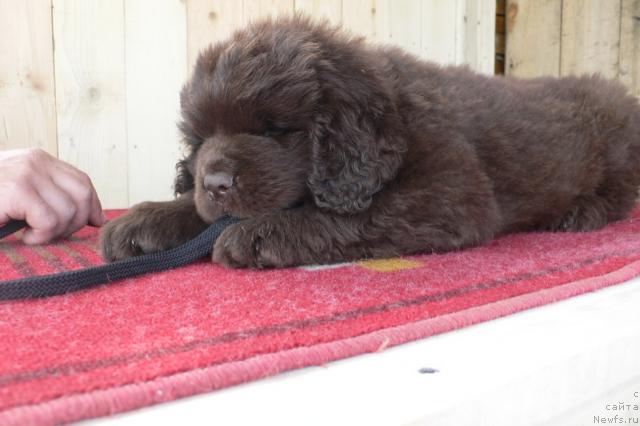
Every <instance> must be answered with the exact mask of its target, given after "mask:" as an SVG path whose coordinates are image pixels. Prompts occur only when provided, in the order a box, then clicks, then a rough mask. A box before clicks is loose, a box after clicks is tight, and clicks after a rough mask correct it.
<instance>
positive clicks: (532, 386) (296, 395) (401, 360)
mask: <svg viewBox="0 0 640 426" xmlns="http://www.w3.org/2000/svg"><path fill="white" fill-rule="evenodd" d="M423 367H430V368H435V369H437V370H438V372H437V373H434V374H420V373H419V372H418V370H419V369H421V368H423ZM637 392H640V279H634V280H632V281H630V282H628V283H625V284H622V285H618V286H614V287H610V288H607V289H604V290H600V291H598V292H595V293H589V294H585V295H582V296H578V297H574V298H572V299H569V300H566V301H562V302H558V303H554V304H550V305H545V306H542V307H540V308H536V309H531V310H528V311H525V312H521V313H518V314H515V315H511V316H508V317H505V318H501V319H497V320H493V321H490V322H485V323H481V324H478V325H474V326H470V327H467V328H464V329H461V330H457V331H453V332H450V333H445V334H441V335H438V336H433V337H429V338H427V339H424V340H421V341H417V342H413V343H408V344H405V345H401V346H398V347H395V348H390V349H387V350H386V351H384V352H381V353H376V354H368V355H362V356H358V357H354V358H350V359H346V360H342V361H337V362H333V363H330V364H328V365H326V366H323V367H310V368H305V369H300V370H295V371H291V372H288V373H283V374H280V375H278V376H275V377H271V378H268V379H263V380H259V381H255V382H252V383H248V384H245V385H240V386H235V387H232V388H228V389H223V390H219V391H216V392H212V393H210V394H205V395H198V396H194V397H191V398H185V399H181V400H178V401H174V402H171V403H166V404H162V405H157V406H153V407H148V408H144V409H141V410H137V411H134V412H129V413H123V414H121V415H117V416H113V417H110V418H102V419H96V420H93V421H87V422H85V424H88V425H93V426H107V425H108V426H111V425H132V426H133V425H135V426H138V425H147V424H148V425H154V426H155V425H175V424H189V425H200V424H203V425H204V424H206V425H212V424H220V425H278V426H286V425H292V426H300V425H305V426H312V425H322V426H327V425H330V426H335V425H367V426H375V425H429V426H438V425H474V426H480V425H487V426H501V425H508V426H513V425H563V426H566V425H581V426H582V425H591V424H598V423H594V420H595V419H594V417H595V416H605V417H610V418H612V419H613V418H614V416H615V415H616V414H618V415H622V416H624V417H625V418H627V417H631V418H634V417H635V419H637V420H635V422H636V423H634V421H633V420H631V421H628V423H627V424H629V423H630V424H637V423H640V411H612V410H607V409H606V406H607V404H618V403H624V404H631V405H634V404H638V405H640V398H639V397H634V393H635V394H636V395H639V394H638V393H637Z"/></svg>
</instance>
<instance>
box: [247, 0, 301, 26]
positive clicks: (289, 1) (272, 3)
mask: <svg viewBox="0 0 640 426" xmlns="http://www.w3.org/2000/svg"><path fill="white" fill-rule="evenodd" d="M243 4H244V6H243V7H244V9H243V10H244V13H243V14H244V22H245V23H246V24H248V23H250V22H251V21H254V20H256V19H260V18H266V17H272V18H275V17H277V16H281V15H285V16H287V15H292V14H293V8H294V0H244V3H243Z"/></svg>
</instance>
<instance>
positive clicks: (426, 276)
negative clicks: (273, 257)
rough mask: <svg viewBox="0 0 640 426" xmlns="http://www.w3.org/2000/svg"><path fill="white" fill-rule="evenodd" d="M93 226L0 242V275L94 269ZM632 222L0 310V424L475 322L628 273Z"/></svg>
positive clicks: (215, 383)
mask: <svg viewBox="0 0 640 426" xmlns="http://www.w3.org/2000/svg"><path fill="white" fill-rule="evenodd" d="M96 236H97V230H95V229H91V228H86V229H84V230H82V231H81V232H79V233H78V234H76V236H74V237H73V239H72V240H71V241H67V242H64V243H60V244H53V245H49V246H45V247H35V248H28V247H26V246H23V245H21V244H19V243H17V242H15V241H5V242H0V276H1V277H2V278H3V279H10V278H16V277H21V276H25V275H31V274H44V273H52V272H56V271H60V270H65V269H70V268H78V267H85V266H88V265H95V264H98V263H101V259H100V257H99V255H98V254H97V253H96V245H95V244H96ZM638 260H640V210H637V211H636V213H635V215H634V217H633V218H632V219H629V220H626V221H623V222H619V223H616V224H614V225H611V226H609V227H608V228H606V229H603V230H601V231H598V232H593V233H583V234H564V233H557V234H551V233H538V234H521V235H512V236H508V237H504V238H501V239H498V240H496V241H494V242H493V243H491V244H489V245H487V246H485V247H480V248H476V249H472V250H467V251H463V252H459V253H451V254H445V255H427V256H416V257H407V258H402V259H392V260H386V261H369V262H360V263H354V264H344V265H333V266H329V267H320V268H299V269H288V270H279V271H262V272H259V271H234V270H226V269H224V268H221V267H218V266H216V265H211V264H210V263H207V262H204V261H203V262H202V263H199V264H197V265H192V266H189V267H186V268H183V269H180V270H176V271H171V272H166V273H162V274H157V275H154V276H148V277H143V278H139V279H135V280H126V281H122V282H119V283H115V284H111V285H109V286H103V287H99V288H95V289H91V290H88V291H83V292H80V293H75V294H71V295H67V296H59V297H54V298H51V299H45V300H38V301H28V302H0V336H1V339H0V354H2V356H0V424H2V425H6V424H16V425H22V424H32V423H38V424H40V423H43V424H49V423H60V422H66V421H72V420H77V419H82V418H88V417H95V416H101V415H107V414H109V413H115V412H119V411H125V410H129V409H133V408H136V407H140V406H144V405H150V404H154V403H157V402H161V401H167V400H172V399H176V398H179V397H182V396H186V395H192V394H195V393H200V392H206V391H210V390H212V389H218V388H222V387H225V386H230V385H233V384H237V383H241V382H246V381H249V380H255V379H258V378H261V377H265V376H269V375H273V374H275V373H278V372H281V371H284V370H289V369H293V368H298V367H303V366H308V365H314V364H322V363H326V362H328V361H331V360H335V359H339V358H344V357H348V356H353V355H357V354H361V353H364V352H371V351H376V350H380V349H383V348H385V347H388V346H392V345H396V344H400V343H403V342H407V341H410V340H415V339H419V338H422V337H426V336H429V335H433V334H436V333H441V332H444V331H448V330H452V329H455V328H459V327H463V326H466V325H469V324H473V323H477V322H480V321H485V320H489V319H492V318H496V317H499V316H503V315H506V314H509V313H512V312H516V311H520V310H523V309H527V308H530V307H534V306H538V305H541V304H545V303H549V302H552V301H554V300H560V299H564V298H567V297H570V296H573V295H576V294H580V293H584V292H587V291H592V290H595V289H598V288H602V287H605V286H608V285H612V284H617V283H620V282H623V281H626V280H628V279H630V278H632V277H634V276H636V275H640V262H638Z"/></svg>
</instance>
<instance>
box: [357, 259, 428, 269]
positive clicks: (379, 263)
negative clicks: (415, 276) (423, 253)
mask: <svg viewBox="0 0 640 426" xmlns="http://www.w3.org/2000/svg"><path fill="white" fill-rule="evenodd" d="M357 264H358V265H360V266H362V267H363V268H365V269H369V270H371V271H376V272H395V271H402V270H404V269H415V268H419V267H421V266H422V263H421V262H418V261H416V260H408V259H402V258H400V257H396V258H393V259H376V260H363V261H362V262H358V263H357Z"/></svg>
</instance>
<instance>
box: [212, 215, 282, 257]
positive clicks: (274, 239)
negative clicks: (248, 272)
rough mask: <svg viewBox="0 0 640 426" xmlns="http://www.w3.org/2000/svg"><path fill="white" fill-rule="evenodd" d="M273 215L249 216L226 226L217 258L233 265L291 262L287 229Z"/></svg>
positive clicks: (214, 255)
mask: <svg viewBox="0 0 640 426" xmlns="http://www.w3.org/2000/svg"><path fill="white" fill-rule="evenodd" d="M283 231H284V230H283V229H281V227H280V226H278V224H277V222H276V221H275V220H273V219H269V218H262V219H248V220H244V221H242V222H240V223H237V224H235V225H231V226H230V227H229V228H227V229H225V230H224V232H223V233H222V234H221V235H220V237H219V238H218V240H217V241H216V243H215V245H214V247H213V254H212V259H213V261H214V262H217V263H220V264H222V265H225V266H228V267H231V268H281V267H285V266H291V264H292V263H293V259H292V257H291V256H290V247H289V245H288V244H287V241H286V238H285V235H286V234H285V232H283Z"/></svg>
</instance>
